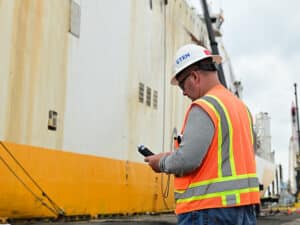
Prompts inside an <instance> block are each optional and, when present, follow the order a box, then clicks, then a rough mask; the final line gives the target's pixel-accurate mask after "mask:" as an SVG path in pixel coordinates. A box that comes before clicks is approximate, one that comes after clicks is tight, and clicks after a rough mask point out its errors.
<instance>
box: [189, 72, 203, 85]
mask: <svg viewBox="0 0 300 225" xmlns="http://www.w3.org/2000/svg"><path fill="white" fill-rule="evenodd" d="M191 76H193V79H194V81H195V82H196V83H199V82H200V80H201V76H200V74H199V73H198V71H192V73H191Z"/></svg>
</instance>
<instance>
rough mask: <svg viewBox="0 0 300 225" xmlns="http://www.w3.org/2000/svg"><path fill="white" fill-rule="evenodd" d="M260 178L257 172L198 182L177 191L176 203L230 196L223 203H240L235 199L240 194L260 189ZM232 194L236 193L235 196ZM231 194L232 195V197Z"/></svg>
mask: <svg viewBox="0 0 300 225" xmlns="http://www.w3.org/2000/svg"><path fill="white" fill-rule="evenodd" d="M258 185H259V182H258V178H257V176H256V174H248V175H241V176H236V177H227V179H226V177H225V178H217V179H212V180H209V181H205V182H198V183H194V184H193V185H190V186H189V188H188V189H187V190H186V191H184V192H183V193H179V192H175V199H177V201H176V203H181V202H189V201H194V200H200V199H205V198H212V197H222V198H229V199H231V200H230V201H226V202H223V205H231V204H239V201H235V202H233V199H239V195H237V194H241V193H245V192H251V191H258V190H259V189H258ZM231 195H234V196H235V197H234V198H233V197H232V196H231ZM230 196H231V197H230Z"/></svg>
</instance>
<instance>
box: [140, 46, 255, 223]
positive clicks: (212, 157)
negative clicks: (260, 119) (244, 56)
mask: <svg viewBox="0 0 300 225" xmlns="http://www.w3.org/2000/svg"><path fill="white" fill-rule="evenodd" d="M221 60H222V58H221V57H220V56H218V55H212V54H211V53H210V52H209V51H208V50H207V49H205V48H203V47H201V46H198V45H193V44H189V45H185V46H183V47H182V48H180V49H179V50H178V52H177V54H176V59H175V63H174V68H173V69H174V74H173V78H172V79H171V84H173V85H178V86H179V87H180V88H181V90H182V92H183V95H185V96H187V97H188V98H190V99H191V100H192V103H191V105H190V106H189V108H188V109H187V113H186V115H185V118H184V120H183V121H184V122H183V126H182V130H181V134H182V142H181V143H180V146H179V148H178V150H177V151H175V152H173V153H170V152H169V153H161V154H157V155H153V156H149V157H146V158H145V162H148V164H149V166H150V167H151V168H152V169H153V170H154V171H155V172H164V173H171V174H174V175H175V179H174V188H175V200H176V214H177V215H178V224H179V225H187V224H213V225H217V224H224V225H225V224H226V225H229V224H232V225H250V224H251V225H252V224H256V217H255V213H254V210H253V205H255V204H258V203H259V188H258V179H257V176H256V165H255V155H254V149H253V133H252V120H251V118H252V117H251V115H250V113H249V111H248V109H247V107H246V106H245V105H244V104H243V103H242V102H241V101H240V100H239V99H238V98H237V97H236V96H234V95H233V94H232V93H231V92H229V91H228V90H227V89H226V88H225V87H223V86H222V85H221V84H220V81H219V79H218V75H217V66H216V64H219V63H221Z"/></svg>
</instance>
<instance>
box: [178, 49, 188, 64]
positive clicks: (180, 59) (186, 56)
mask: <svg viewBox="0 0 300 225" xmlns="http://www.w3.org/2000/svg"><path fill="white" fill-rule="evenodd" d="M190 56H191V55H190V53H189V52H188V53H185V54H184V55H182V56H180V57H179V58H177V59H176V64H177V65H178V64H179V63H181V62H182V61H183V60H185V59H187V58H189V57H190Z"/></svg>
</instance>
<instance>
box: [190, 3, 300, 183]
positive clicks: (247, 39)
mask: <svg viewBox="0 0 300 225" xmlns="http://www.w3.org/2000/svg"><path fill="white" fill-rule="evenodd" d="M190 1H191V2H193V1H194V3H195V4H199V2H200V0H190ZM207 2H210V3H212V4H213V10H214V11H218V9H220V8H222V9H223V13H224V18H225V21H224V23H223V25H222V30H223V42H224V45H225V48H226V49H227V51H228V54H229V56H230V58H231V62H232V66H233V69H234V73H235V75H236V77H237V78H238V79H239V80H241V81H242V84H243V87H244V91H243V100H244V101H245V102H246V104H247V105H248V106H249V107H250V109H251V111H252V113H253V114H256V113H259V112H268V113H269V115H270V117H271V138H272V149H273V150H275V160H276V164H282V165H283V175H284V180H287V176H288V148H289V138H290V136H291V129H292V128H291V116H290V110H291V105H292V102H293V101H294V99H295V97H294V86H293V84H294V83H295V82H296V83H297V84H298V85H299V86H300V45H299V41H300V14H299V9H300V1H299V0H285V1H280V0H273V1H272V0H243V1H238V0H207ZM299 89H300V88H298V93H299V92H300V91H299ZM298 97H299V94H298Z"/></svg>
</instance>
